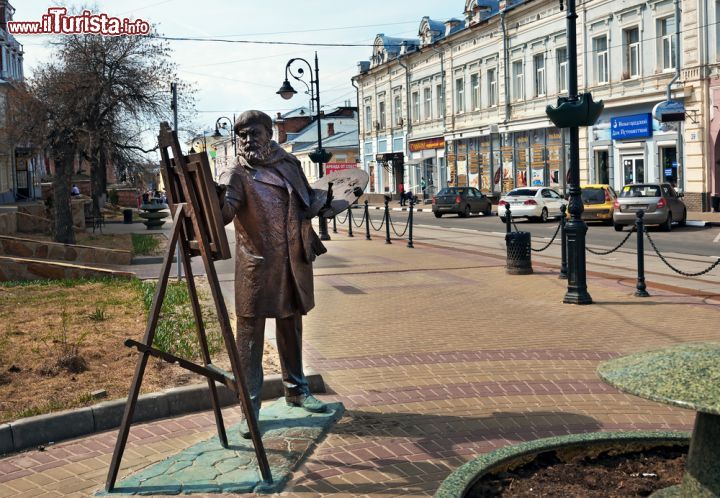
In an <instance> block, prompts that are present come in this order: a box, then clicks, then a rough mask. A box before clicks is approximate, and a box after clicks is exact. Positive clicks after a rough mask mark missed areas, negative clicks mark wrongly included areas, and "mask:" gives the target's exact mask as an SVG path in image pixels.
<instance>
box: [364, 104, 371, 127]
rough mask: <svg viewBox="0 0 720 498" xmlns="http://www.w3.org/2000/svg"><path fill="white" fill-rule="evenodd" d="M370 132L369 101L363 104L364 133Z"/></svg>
mask: <svg viewBox="0 0 720 498" xmlns="http://www.w3.org/2000/svg"><path fill="white" fill-rule="evenodd" d="M371 131H372V107H371V106H370V101H369V100H368V101H367V102H365V133H370V132H371Z"/></svg>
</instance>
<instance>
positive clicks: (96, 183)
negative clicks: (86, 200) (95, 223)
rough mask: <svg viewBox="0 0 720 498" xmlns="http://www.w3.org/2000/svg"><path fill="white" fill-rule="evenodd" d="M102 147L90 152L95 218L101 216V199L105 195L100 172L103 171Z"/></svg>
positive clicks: (91, 188) (91, 190)
mask: <svg viewBox="0 0 720 498" xmlns="http://www.w3.org/2000/svg"><path fill="white" fill-rule="evenodd" d="M101 150H102V147H98V148H96V149H93V150H92V151H91V152H90V192H91V195H92V211H93V216H96V217H97V216H100V198H101V197H102V194H103V187H102V178H101V173H100V171H101V170H102V169H103V165H102V161H101V160H100V151H101Z"/></svg>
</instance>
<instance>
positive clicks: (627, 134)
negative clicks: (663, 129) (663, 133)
mask: <svg viewBox="0 0 720 498" xmlns="http://www.w3.org/2000/svg"><path fill="white" fill-rule="evenodd" d="M610 131H611V136H612V139H613V140H626V139H628V138H645V137H650V136H652V117H651V116H650V113H649V112H647V113H643V114H633V115H632V116H621V117H618V118H610Z"/></svg>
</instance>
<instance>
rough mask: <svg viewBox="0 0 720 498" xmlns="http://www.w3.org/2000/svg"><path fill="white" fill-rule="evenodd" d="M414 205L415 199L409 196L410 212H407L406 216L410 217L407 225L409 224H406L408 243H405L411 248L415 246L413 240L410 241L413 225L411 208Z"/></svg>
mask: <svg viewBox="0 0 720 498" xmlns="http://www.w3.org/2000/svg"><path fill="white" fill-rule="evenodd" d="M414 206H415V200H414V198H413V197H411V198H410V213H409V214H408V216H409V217H410V219H409V220H408V225H409V226H408V243H407V246H408V247H409V248H410V249H412V248H414V247H415V246H414V245H413V241H412V225H413V208H414Z"/></svg>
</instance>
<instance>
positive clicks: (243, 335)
mask: <svg viewBox="0 0 720 498" xmlns="http://www.w3.org/2000/svg"><path fill="white" fill-rule="evenodd" d="M234 132H235V134H236V135H237V144H238V155H237V157H235V158H234V160H233V161H232V162H231V163H230V165H229V167H228V169H227V170H225V171H224V172H223V173H222V174H221V176H220V182H221V184H224V185H225V195H224V203H223V207H222V212H223V219H224V221H225V223H229V222H230V221H234V225H235V242H236V253H235V312H236V315H237V331H236V341H237V347H238V350H239V353H240V360H241V363H242V368H243V371H244V374H245V379H246V382H247V383H248V389H249V391H250V398H251V400H252V405H253V406H252V408H253V410H254V411H255V415H256V416H257V415H258V414H259V412H260V391H261V388H262V383H263V370H262V357H263V342H264V331H265V319H266V318H274V319H275V323H276V336H275V337H276V342H277V349H278V354H279V356H280V365H281V368H282V378H283V384H284V387H285V400H286V402H287V404H288V405H292V406H299V407H302V408H304V409H305V410H307V411H310V412H322V411H325V408H326V407H325V404H323V403H322V402H320V401H319V400H318V399H316V398H315V397H313V396H312V395H311V394H310V390H309V388H308V383H307V380H306V379H305V374H304V371H303V363H302V316H303V315H305V314H307V312H308V311H310V310H311V309H312V308H313V307H314V305H315V301H314V296H313V270H312V262H313V260H314V259H315V257H316V256H317V255H319V254H322V253H324V252H325V251H326V249H325V247H324V246H323V244H322V242H320V239H319V237H318V236H317V234H316V233H315V231H314V230H313V227H312V224H311V220H312V218H313V217H314V216H316V215H318V213H319V212H320V211H321V210H322V209H323V207H324V205H325V197H326V196H325V195H320V193H317V192H315V191H314V190H313V189H312V188H311V187H310V185H309V184H308V181H307V178H306V177H305V175H304V173H303V171H302V168H301V166H300V162H299V161H298V160H297V159H296V158H295V157H294V156H293V155H291V154H289V153H287V152H285V151H284V150H283V149H282V148H281V147H280V146H279V145H278V144H277V143H275V142H274V141H272V140H271V137H272V120H271V118H270V116H268V115H267V114H265V113H263V112H260V111H246V112H244V113H242V114H241V115H240V116H239V117H238V118H237V120H236V121H235V127H234Z"/></svg>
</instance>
